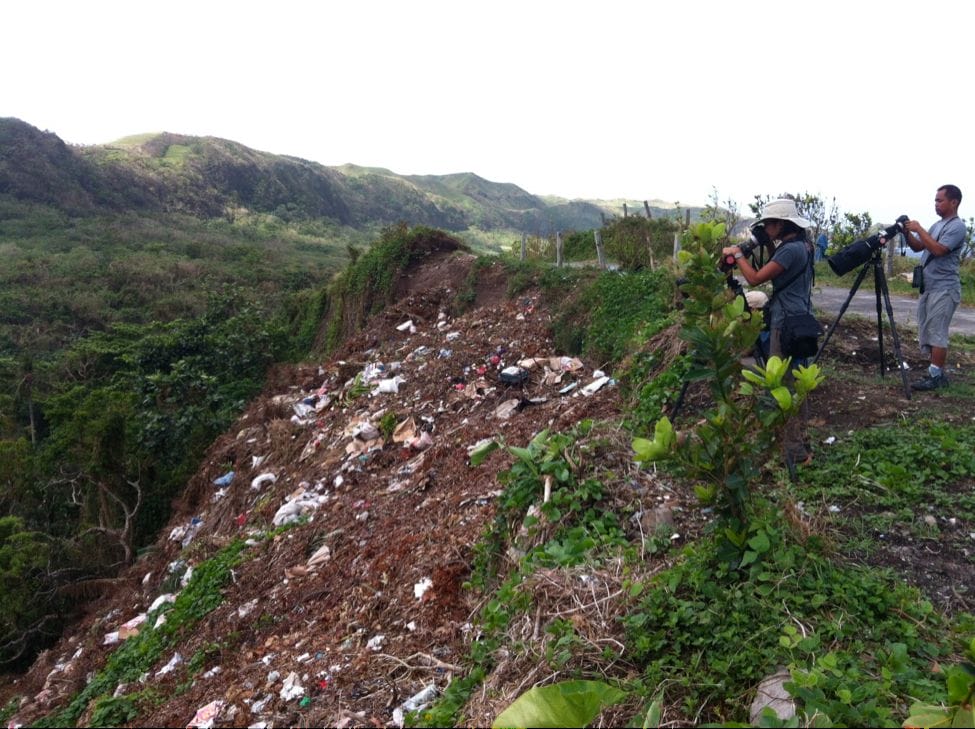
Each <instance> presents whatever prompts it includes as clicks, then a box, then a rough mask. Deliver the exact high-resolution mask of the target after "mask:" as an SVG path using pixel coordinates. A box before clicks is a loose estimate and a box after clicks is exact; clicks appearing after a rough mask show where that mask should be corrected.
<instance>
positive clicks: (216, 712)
mask: <svg viewBox="0 0 975 729" xmlns="http://www.w3.org/2000/svg"><path fill="white" fill-rule="evenodd" d="M223 706H224V702H223V701H221V700H217V701H211V702H210V703H209V704H207V705H206V706H203V707H201V708H199V709H197V710H196V714H195V715H194V716H193V718H192V719H191V720H190V723H189V724H187V725H186V729H213V724H214V722H215V721H216V720H217V717H218V716H220V712H221V711H223Z"/></svg>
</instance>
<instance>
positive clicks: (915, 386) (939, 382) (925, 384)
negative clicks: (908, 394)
mask: <svg viewBox="0 0 975 729" xmlns="http://www.w3.org/2000/svg"><path fill="white" fill-rule="evenodd" d="M942 387H948V377H947V376H946V375H945V374H944V373H943V372H942V373H941V374H940V375H937V376H935V377H932V376H931V375H927V376H925V377H923V378H921V379H920V380H917V381H916V382H912V383H911V389H912V390H940V389H941V388H942Z"/></svg>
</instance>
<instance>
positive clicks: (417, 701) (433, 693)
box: [393, 683, 440, 727]
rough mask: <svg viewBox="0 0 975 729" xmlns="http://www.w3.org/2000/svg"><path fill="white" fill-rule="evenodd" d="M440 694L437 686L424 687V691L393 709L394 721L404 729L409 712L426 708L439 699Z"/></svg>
mask: <svg viewBox="0 0 975 729" xmlns="http://www.w3.org/2000/svg"><path fill="white" fill-rule="evenodd" d="M439 693H440V692H439V691H438V690H437V685H436V684H433V683H431V684H430V685H429V686H426V687H424V688H423V690H422V691H420V692H418V693H416V694H414V695H413V696H411V697H410V698H408V699H407V700H406V701H404V702H403V703H402V704H400V705H399V706H397V707H396V708H395V709H393V721H394V722H395V723H396V726H398V727H402V726H403V724H404V722H405V720H406V715H407V714H408V713H409V712H411V711H419V710H420V709H424V708H426V707H427V706H428V705H429V704H430V702H431V701H433V700H434V699H435V698H437V695H438V694H439Z"/></svg>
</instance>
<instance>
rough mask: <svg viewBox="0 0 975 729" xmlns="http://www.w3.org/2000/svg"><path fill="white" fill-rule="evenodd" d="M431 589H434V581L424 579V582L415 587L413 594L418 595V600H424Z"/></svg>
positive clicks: (427, 578) (421, 581)
mask: <svg viewBox="0 0 975 729" xmlns="http://www.w3.org/2000/svg"><path fill="white" fill-rule="evenodd" d="M431 587H433V580H431V579H430V578H429V577H424V578H423V579H422V580H420V581H419V582H417V583H416V584H415V585H413V594H414V595H416V599H417V600H422V599H423V596H424V595H425V594H426V592H427V590H429V589H430V588H431Z"/></svg>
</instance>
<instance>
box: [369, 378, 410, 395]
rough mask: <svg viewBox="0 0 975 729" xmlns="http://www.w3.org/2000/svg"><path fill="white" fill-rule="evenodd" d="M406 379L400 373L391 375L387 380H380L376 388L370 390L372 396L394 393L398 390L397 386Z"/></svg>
mask: <svg viewBox="0 0 975 729" xmlns="http://www.w3.org/2000/svg"><path fill="white" fill-rule="evenodd" d="M404 382H406V380H405V379H404V378H403V377H401V376H400V375H396V377H391V378H389V379H388V380H380V381H379V384H378V385H377V386H376V389H374V390H373V391H372V395H373V397H375V396H376V395H379V394H389V395H395V394H397V393H398V392H399V386H400V385H402V384H403V383H404Z"/></svg>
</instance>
